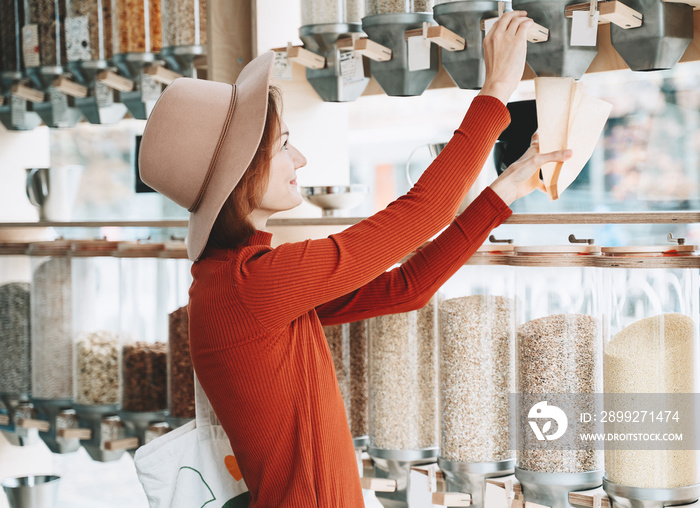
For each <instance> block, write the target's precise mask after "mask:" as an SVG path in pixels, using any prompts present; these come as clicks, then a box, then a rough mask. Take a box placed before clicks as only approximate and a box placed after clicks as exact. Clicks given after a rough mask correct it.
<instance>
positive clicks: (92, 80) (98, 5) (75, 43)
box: [64, 0, 128, 124]
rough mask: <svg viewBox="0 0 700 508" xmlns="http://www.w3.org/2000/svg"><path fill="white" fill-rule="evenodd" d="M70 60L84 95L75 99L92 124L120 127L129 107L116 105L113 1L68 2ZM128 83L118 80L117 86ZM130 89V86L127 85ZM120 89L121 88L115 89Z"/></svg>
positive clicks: (67, 21) (68, 57) (67, 47)
mask: <svg viewBox="0 0 700 508" xmlns="http://www.w3.org/2000/svg"><path fill="white" fill-rule="evenodd" d="M65 2H66V19H65V23H64V24H65V28H66V30H65V37H66V60H67V62H68V64H67V66H68V69H70V71H71V74H73V76H74V77H75V80H76V81H77V82H78V83H79V84H80V85H81V87H82V93H80V94H79V95H76V96H75V97H74V99H73V101H74V103H75V105H76V106H77V107H78V108H80V111H82V113H83V115H84V116H85V118H86V119H87V121H88V122H90V123H93V124H109V123H116V122H118V121H119V120H121V119H122V118H124V114H125V113H126V106H124V104H121V103H119V102H116V101H115V93H114V89H113V88H111V87H110V86H109V85H108V84H107V83H112V84H113V85H115V79H114V78H112V79H109V78H110V76H113V75H115V73H116V70H117V69H116V67H114V66H113V65H112V64H111V63H110V60H111V59H112V56H113V54H114V52H113V38H112V1H111V0H65ZM124 81H126V80H123V79H119V77H118V76H117V77H116V82H120V83H121V82H124ZM127 85H128V84H127ZM115 86H118V85H115Z"/></svg>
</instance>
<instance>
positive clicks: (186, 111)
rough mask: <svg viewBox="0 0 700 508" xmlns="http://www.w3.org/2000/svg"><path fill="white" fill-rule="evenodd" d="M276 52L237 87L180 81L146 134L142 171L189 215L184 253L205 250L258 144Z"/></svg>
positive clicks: (254, 65)
mask: <svg viewBox="0 0 700 508" xmlns="http://www.w3.org/2000/svg"><path fill="white" fill-rule="evenodd" d="M274 57H275V53H274V52H273V51H269V52H267V53H264V54H262V55H260V56H259V57H257V58H255V59H254V60H252V61H251V62H250V63H249V64H248V65H246V66H245V68H244V69H243V70H242V71H241V73H240V75H239V76H238V79H237V80H236V83H235V84H234V85H231V84H227V83H218V82H215V81H206V80H201V79H191V78H179V79H176V80H175V81H173V83H172V84H171V85H169V86H168V87H167V88H166V89H165V91H164V92H163V93H162V94H161V96H160V98H159V99H158V102H156V105H155V106H154V108H153V111H152V112H151V116H150V117H149V119H148V122H147V123H146V128H145V130H144V133H143V138H142V139H141V147H140V150H139V173H140V175H141V179H142V180H143V181H144V182H145V183H146V184H147V185H149V186H150V187H152V188H153V189H155V190H157V191H158V192H160V193H161V194H163V195H164V196H167V197H168V198H170V199H172V200H173V201H175V203H177V204H178V205H180V206H182V207H184V208H186V209H187V210H188V211H189V212H190V221H189V227H188V232H187V255H188V257H189V258H190V259H191V260H192V261H196V260H197V259H199V257H200V256H201V255H202V252H203V251H204V248H205V247H206V244H207V241H208V239H209V234H210V233H211V228H212V226H213V225H214V222H215V221H216V218H217V216H218V215H219V212H220V211H221V207H222V206H223V205H224V203H225V202H226V199H227V198H228V197H229V195H230V194H231V192H232V191H233V189H234V188H235V187H236V184H238V182H239V181H240V179H241V177H242V176H243V173H245V171H246V169H247V168H248V166H249V165H250V163H251V161H252V160H253V157H254V156H255V153H256V152H257V150H258V146H259V145H260V140H261V138H262V135H263V129H264V128H265V120H266V117H267V100H268V93H269V87H270V77H271V74H272V64H273V62H274Z"/></svg>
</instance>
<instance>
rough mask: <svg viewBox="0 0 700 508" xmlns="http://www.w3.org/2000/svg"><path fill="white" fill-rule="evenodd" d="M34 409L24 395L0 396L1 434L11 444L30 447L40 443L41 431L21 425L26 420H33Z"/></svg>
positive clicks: (6, 394) (9, 394)
mask: <svg viewBox="0 0 700 508" xmlns="http://www.w3.org/2000/svg"><path fill="white" fill-rule="evenodd" d="M33 413H34V407H33V406H32V405H31V404H30V403H29V398H28V397H27V396H26V395H23V394H11V393H3V394H1V395H0V432H2V434H3V435H4V436H5V438H6V439H7V440H8V441H9V443H10V444H12V445H15V446H29V445H33V444H35V443H38V442H39V431H38V429H36V428H35V427H34V426H31V425H26V426H23V425H20V423H23V422H22V420H24V419H27V420H29V419H32V416H33Z"/></svg>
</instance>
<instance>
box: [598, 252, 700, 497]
mask: <svg viewBox="0 0 700 508" xmlns="http://www.w3.org/2000/svg"><path fill="white" fill-rule="evenodd" d="M693 254H695V247H694V246H690V245H683V246H676V247H670V246H659V247H629V248H603V259H602V262H603V263H602V264H603V266H604V267H605V268H604V287H605V292H604V294H605V308H606V313H605V314H606V317H607V322H606V327H605V346H604V381H605V393H606V403H607V400H608V399H609V398H611V397H609V395H608V394H644V395H641V396H638V397H639V398H636V397H634V396H631V395H630V396H626V395H623V396H622V397H619V396H615V397H614V400H616V401H617V402H616V406H615V407H614V408H610V409H616V410H617V409H621V407H620V405H619V403H620V402H621V403H622V404H623V405H624V404H625V402H626V401H630V407H629V408H627V407H622V409H629V410H630V411H639V410H642V409H644V410H647V411H654V410H659V409H664V410H676V409H679V407H678V406H679V404H680V405H685V404H686V403H687V404H688V405H692V404H693V403H694V402H693V397H694V396H683V395H681V396H679V398H678V399H675V398H674V396H675V395H676V394H697V393H700V379H699V378H700V376H699V375H698V370H699V369H700V365H699V364H700V362H699V359H698V352H699V351H700V343H699V342H698V319H699V310H698V291H699V289H698V271H697V269H696V268H694V266H697V261H696V260H697V257H696V256H694V255H693ZM689 266H690V267H691V268H689ZM647 394H663V395H662V396H661V398H662V399H663V401H662V405H663V406H664V407H660V405H659V401H658V400H657V398H658V396H655V395H647ZM686 400H687V402H686ZM641 406H645V407H641ZM674 408H675V409H674ZM606 409H609V408H608V407H606ZM696 411H697V408H696ZM696 414H697V413H696ZM696 417H697V416H696ZM684 419H685V418H681V421H680V423H681V424H683V421H682V420H684ZM673 423H674V422H670V424H671V425H673ZM694 425H695V428H696V429H697V425H698V422H697V421H696V422H695V423H694ZM642 430H645V431H646V432H649V429H648V428H647V427H644V429H640V428H639V426H636V427H635V424H634V423H631V424H630V426H629V427H627V426H623V427H622V428H619V427H618V428H616V429H615V431H616V432H628V431H629V432H633V431H636V432H640V431H642ZM663 430H664V431H665V432H675V431H676V430H677V428H671V427H669V426H668V425H664V429H663ZM606 432H607V430H606ZM620 448H621V447H615V449H606V451H605V470H606V478H607V480H608V481H610V482H612V483H614V484H617V485H622V486H626V487H636V488H654V489H671V488H676V487H688V486H691V485H696V484H698V483H700V474H699V471H698V469H699V468H698V453H697V452H696V451H695V450H680V449H674V448H675V447H674V446H669V447H668V448H666V449H659V450H642V449H620Z"/></svg>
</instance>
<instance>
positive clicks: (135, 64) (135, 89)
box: [112, 0, 163, 120]
mask: <svg viewBox="0 0 700 508" xmlns="http://www.w3.org/2000/svg"><path fill="white" fill-rule="evenodd" d="M112 7H113V12H112V35H113V37H114V43H113V50H114V56H113V57H112V61H113V62H114V65H116V66H117V68H118V69H119V72H120V73H121V76H122V77H125V78H127V79H128V80H130V81H131V83H130V84H129V85H128V86H126V87H124V88H123V89H120V91H119V99H120V101H121V102H123V103H124V104H125V105H126V107H127V108H128V109H129V112H130V113H131V114H132V115H133V116H134V118H137V119H139V120H145V119H146V118H147V117H148V114H149V113H150V111H151V109H152V108H153V106H154V105H155V102H156V101H157V100H158V97H160V93H161V91H162V85H161V83H159V82H158V81H156V80H155V79H154V78H153V76H151V75H150V74H148V73H147V72H146V68H147V67H149V66H151V65H152V64H153V63H154V62H156V60H157V59H158V52H159V51H160V49H161V47H162V43H163V35H162V25H161V2H160V1H159V0H144V1H143V2H135V3H134V2H131V1H130V0H113V3H112Z"/></svg>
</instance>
